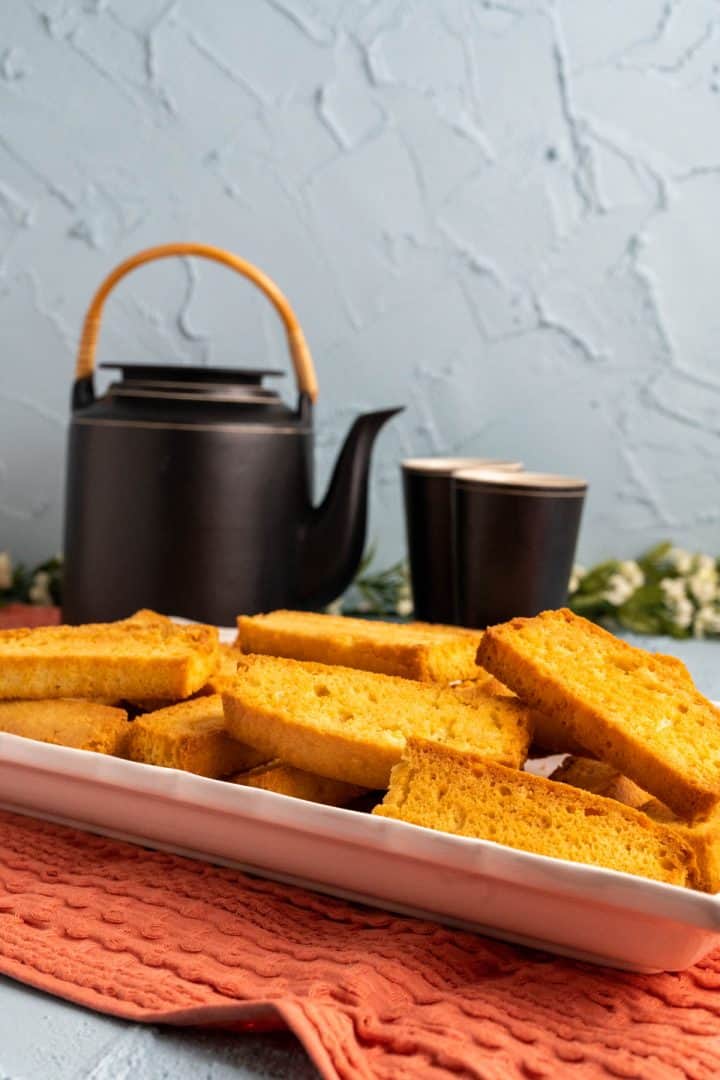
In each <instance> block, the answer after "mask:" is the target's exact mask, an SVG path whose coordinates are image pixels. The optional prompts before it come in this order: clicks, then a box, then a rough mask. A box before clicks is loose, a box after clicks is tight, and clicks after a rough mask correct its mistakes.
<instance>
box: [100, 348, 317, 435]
mask: <svg viewBox="0 0 720 1080" xmlns="http://www.w3.org/2000/svg"><path fill="white" fill-rule="evenodd" d="M100 366H101V367H102V368H104V369H107V370H110V371H117V372H119V373H120V378H117V379H115V380H113V381H112V382H111V383H110V385H109V386H108V388H107V390H106V391H105V393H104V394H103V396H102V397H100V398H97V399H95V400H94V401H93V402H92V403H91V404H90V405H89V407H87V408H84V409H83V414H84V416H85V417H86V418H87V419H90V418H91V417H92V418H94V419H113V420H135V421H140V422H153V421H155V422H157V421H160V420H162V421H165V422H173V421H174V422H178V423H226V422H231V423H237V422H241V423H242V422H243V421H249V422H251V423H253V422H254V423H257V422H261V423H263V424H268V423H269V424H277V423H280V424H287V423H297V422H298V420H300V421H301V422H302V421H303V420H305V415H304V412H305V410H301V413H302V414H303V415H302V417H301V414H299V413H297V412H295V411H293V410H292V409H290V408H288V406H287V405H285V403H284V402H283V400H282V398H281V397H280V395H279V394H278V393H277V392H276V391H275V390H272V389H270V388H269V387H267V386H264V385H263V378H265V377H273V376H276V375H282V374H284V373H283V372H282V371H278V370H276V369H275V368H217V367H196V366H190V365H186V364H169V365H165V364H122V363H120V364H112V363H109V364H102V365H100Z"/></svg>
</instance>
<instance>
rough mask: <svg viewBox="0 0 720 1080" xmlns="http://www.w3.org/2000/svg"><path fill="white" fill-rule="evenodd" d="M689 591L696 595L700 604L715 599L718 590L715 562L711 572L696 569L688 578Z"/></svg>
mask: <svg viewBox="0 0 720 1080" xmlns="http://www.w3.org/2000/svg"><path fill="white" fill-rule="evenodd" d="M687 585H688V592H689V593H690V594H691V596H694V597H695V599H696V600H697V602H698V604H709V603H710V602H711V601H712V600H714V599H715V597H716V596H717V592H718V577H717V571H716V570H715V566H714V564H713V568H712V571H711V572H709V573H708V572H705V571H703V570H696V571H695V573H694V574H693V575H692V576H691V577H689V578H688V580H687Z"/></svg>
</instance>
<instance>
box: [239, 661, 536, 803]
mask: <svg viewBox="0 0 720 1080" xmlns="http://www.w3.org/2000/svg"><path fill="white" fill-rule="evenodd" d="M223 704H224V707H225V716H226V719H227V724H228V730H229V731H230V732H231V733H232V734H233V735H234V736H235V738H236V739H239V740H240V741H241V742H245V743H249V744H250V745H251V746H256V747H257V748H258V750H261V751H262V752H263V753H264V755H265V757H266V758H279V759H280V760H281V761H285V762H287V763H288V764H290V765H295V766H296V767H297V768H299V769H305V770H307V771H308V772H314V773H319V774H320V776H328V777H331V778H332V779H335V780H343V781H345V782H346V783H349V784H358V785H360V786H361V787H366V788H384V787H387V784H388V780H389V778H390V770H391V769H392V767H393V765H395V764H396V763H397V762H398V761H399V760H400V757H401V754H402V750H403V747H404V745H405V740H406V738H407V737H408V735H413V734H420V735H424V736H426V737H428V738H434V739H440V740H443V741H446V742H449V743H452V744H453V745H455V746H458V747H460V748H461V749H474V750H477V751H478V752H480V753H483V754H486V755H487V756H488V757H491V758H495V759H497V760H498V761H503V762H506V763H507V764H509V765H513V766H515V767H516V768H519V767H520V766H521V765H522V764H523V762H524V761H525V757H526V754H527V748H528V744H529V741H530V736H531V726H530V720H529V716H528V710H527V709H526V708H525V707H524V706H523V705H521V704H520V703H519V702H516V701H511V700H508V699H505V698H499V697H491V696H490V695H488V696H487V697H486V698H485V700H484V701H482V702H481V701H480V699H479V698H478V699H477V701H476V702H475V704H473V705H469V704H466V703H465V702H463V701H460V700H459V699H458V697H457V695H456V694H455V693H454V692H453V691H452V690H450V689H447V688H443V687H438V686H434V685H427V684H425V683H419V682H412V681H410V680H408V679H400V678H397V677H396V676H392V675H378V674H375V673H371V672H367V671H357V670H354V669H351V668H342V667H329V666H327V665H325V664H314V663H308V662H303V661H299V660H285V659H282V658H278V657H271V656H247V657H244V658H243V660H242V661H241V664H240V668H239V670H238V676H237V678H236V680H235V682H234V684H233V686H232V688H231V689H229V690H228V691H226V692H224V693H223Z"/></svg>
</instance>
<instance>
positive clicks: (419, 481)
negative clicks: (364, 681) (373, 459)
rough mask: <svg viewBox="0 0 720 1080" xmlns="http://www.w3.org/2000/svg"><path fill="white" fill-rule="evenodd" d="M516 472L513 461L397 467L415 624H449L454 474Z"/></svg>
mask: <svg viewBox="0 0 720 1080" xmlns="http://www.w3.org/2000/svg"><path fill="white" fill-rule="evenodd" d="M481 467H485V468H492V469H495V470H502V471H504V470H506V469H507V470H512V469H521V468H522V465H521V464H520V462H518V461H492V460H489V459H487V458H439V457H438V458H412V459H410V460H408V461H403V462H402V476H403V496H404V500H405V524H406V529H407V543H408V554H409V558H410V576H411V579H412V590H413V601H414V609H415V618H416V619H422V620H423V621H424V622H439V623H454V622H455V621H456V618H455V569H454V556H453V547H454V540H453V479H452V476H453V473H454V472H456V471H457V470H458V469H463V470H465V469H472V468H481Z"/></svg>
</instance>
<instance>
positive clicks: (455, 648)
mask: <svg viewBox="0 0 720 1080" xmlns="http://www.w3.org/2000/svg"><path fill="white" fill-rule="evenodd" d="M481 638H482V631H481V630H465V629H462V628H458V627H454V626H434V625H432V624H431V623H406V624H404V625H403V624H401V623H387V622H376V621H374V620H373V621H370V620H368V619H350V618H347V617H345V616H343V615H320V614H314V613H312V612H307V611H271V612H270V613H269V614H268V615H253V616H248V615H240V616H238V644H239V646H240V647H241V649H242V651H243V652H244V653H254V654H260V653H262V654H264V655H267V656H283V657H286V658H288V659H291V660H311V661H315V662H316V663H319V664H337V665H340V666H342V667H349V668H359V669H360V670H361V671H374V672H379V673H380V674H383V675H400V676H401V677H403V678H405V679H418V680H420V681H421V682H439V683H449V682H452V681H453V680H454V679H470V678H474V677H475V676H477V675H478V674H479V672H478V668H477V664H476V663H475V654H476V652H477V647H478V644H479V642H480V639H481Z"/></svg>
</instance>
